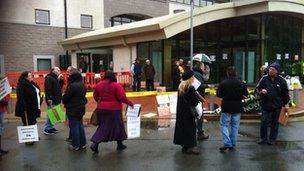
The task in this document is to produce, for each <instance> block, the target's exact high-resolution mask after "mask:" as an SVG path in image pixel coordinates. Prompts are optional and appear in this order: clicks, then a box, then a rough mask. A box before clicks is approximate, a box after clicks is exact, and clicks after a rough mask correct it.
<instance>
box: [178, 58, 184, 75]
mask: <svg viewBox="0 0 304 171" xmlns="http://www.w3.org/2000/svg"><path fill="white" fill-rule="evenodd" d="M178 69H179V72H180V73H181V74H183V73H184V72H185V69H186V66H185V64H184V60H183V59H179V65H178Z"/></svg>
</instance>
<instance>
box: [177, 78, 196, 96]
mask: <svg viewBox="0 0 304 171" xmlns="http://www.w3.org/2000/svg"><path fill="white" fill-rule="evenodd" d="M193 80H194V76H192V77H191V78H189V79H188V80H182V81H181V83H180V84H179V86H178V92H179V93H180V94H183V93H185V92H186V91H187V90H188V89H189V87H190V86H191V85H192V83H193Z"/></svg>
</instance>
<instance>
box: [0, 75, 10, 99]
mask: <svg viewBox="0 0 304 171" xmlns="http://www.w3.org/2000/svg"><path fill="white" fill-rule="evenodd" d="M11 92H12V88H11V86H10V84H9V82H8V79H7V77H5V78H3V79H2V80H1V81H0V100H2V99H3V98H4V97H5V96H6V95H8V94H10V93H11Z"/></svg>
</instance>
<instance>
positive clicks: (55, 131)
mask: <svg viewBox="0 0 304 171" xmlns="http://www.w3.org/2000/svg"><path fill="white" fill-rule="evenodd" d="M50 130H51V131H53V132H54V133H57V132H58V130H57V129H55V128H52V129H50Z"/></svg>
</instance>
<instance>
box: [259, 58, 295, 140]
mask: <svg viewBox="0 0 304 171" xmlns="http://www.w3.org/2000/svg"><path fill="white" fill-rule="evenodd" d="M279 73H280V65H279V64H278V63H273V64H271V65H270V66H269V68H268V74H267V75H264V76H263V77H262V78H261V80H260V81H259V83H258V85H257V86H256V92H257V93H258V94H259V95H260V97H261V107H262V116H261V128H260V138H261V139H260V140H259V141H258V144H265V143H267V144H268V145H274V144H275V141H276V139H277V136H278V130H279V122H278V119H279V116H280V111H281V109H282V107H284V106H285V107H286V110H288V102H289V100H290V99H289V94H288V86H287V82H286V80H285V79H284V78H283V77H282V76H280V75H279ZM269 124H270V128H271V129H270V135H269V138H268V135H267V128H268V126H269Z"/></svg>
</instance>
